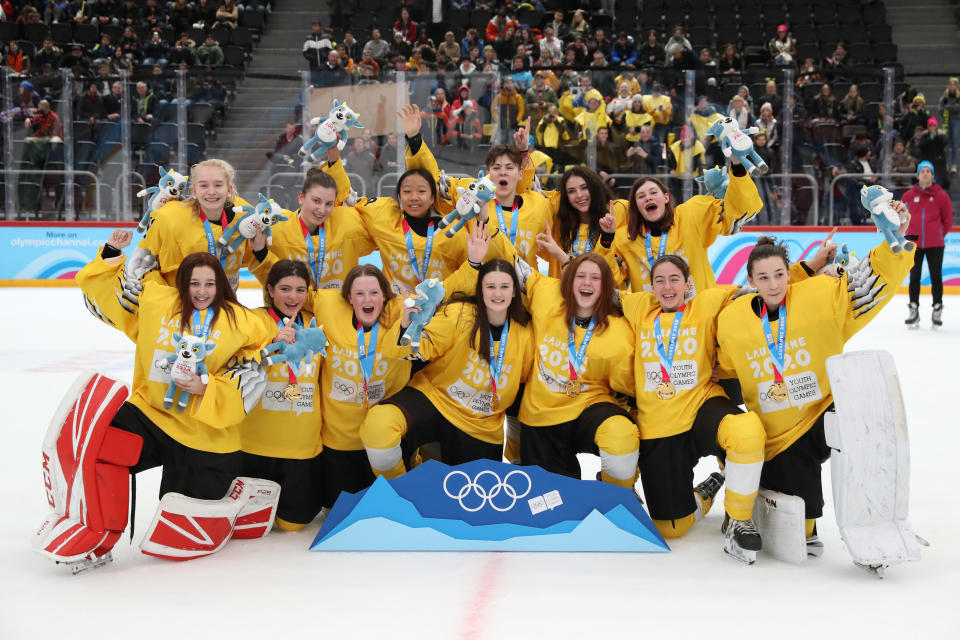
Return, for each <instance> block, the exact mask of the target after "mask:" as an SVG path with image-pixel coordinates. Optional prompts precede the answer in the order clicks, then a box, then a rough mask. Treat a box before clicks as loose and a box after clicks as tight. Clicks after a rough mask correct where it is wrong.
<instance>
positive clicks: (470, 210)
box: [440, 171, 497, 238]
mask: <svg viewBox="0 0 960 640" xmlns="http://www.w3.org/2000/svg"><path fill="white" fill-rule="evenodd" d="M496 195H497V187H496V185H494V184H493V181H492V180H490V178H488V177H487V176H486V175H485V174H484V173H483V171H480V172H479V173H477V177H476V179H475V180H471V181H470V184H468V185H467V188H466V189H464V188H463V187H457V196H458V197H457V203H456V205H455V208H454V210H453V211H451V212H450V213H448V214H447V215H445V216H444V217H443V219H442V220H441V221H440V228H441V229H443V228H444V227H447V226H448V225H450V224H451V223H453V222H454V220H456V224H454V225H453V226H452V227H450V228H449V229H447V232H446V233H447V237H448V238H452V237H453V236H454V235H456V233H457V231H460V229H462V228H463V225H465V224H467V222H468V221H469V220H472V219H473V218H475V217H477V216H478V215H479V214H480V212H481V211H483V207H486V206H487V203H488V202H490V201H491V200H493V199H494V197H496Z"/></svg>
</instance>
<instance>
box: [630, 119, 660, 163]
mask: <svg viewBox="0 0 960 640" xmlns="http://www.w3.org/2000/svg"><path fill="white" fill-rule="evenodd" d="M626 156H627V162H628V163H630V167H629V169H628V170H629V171H632V172H634V173H641V174H656V173H660V170H661V167H662V166H663V147H662V146H661V145H660V141H659V140H657V138H656V136H654V135H653V127H651V126H650V125H649V124H645V125H643V126H641V127H640V139H639V140H637V141H636V142H634V143H633V144H632V145H631V146H630V147H628V148H627V152H626Z"/></svg>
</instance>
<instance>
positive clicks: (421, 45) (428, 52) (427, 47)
mask: <svg viewBox="0 0 960 640" xmlns="http://www.w3.org/2000/svg"><path fill="white" fill-rule="evenodd" d="M412 48H413V50H415V51H416V50H419V51H420V53H421V54H422V55H423V59H424V60H426V61H427V62H433V61H434V60H435V59H436V55H437V48H436V47H435V46H433V40H431V39H430V38H428V37H427V32H426V31H425V30H422V29H421V30H420V32H419V33H418V34H417V40H416V42H414V43H413V47H412Z"/></svg>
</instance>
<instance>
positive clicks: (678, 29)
mask: <svg viewBox="0 0 960 640" xmlns="http://www.w3.org/2000/svg"><path fill="white" fill-rule="evenodd" d="M675 44H678V45H680V46H681V47H683V49H684V50H685V51H690V52H692V51H693V45H692V44H690V41H689V40H688V39H687V35H686V32H685V31H684V29H683V27H682V26H681V25H677V26H675V27H674V28H673V35H672V36H670V39H668V40H667V42H666V44H665V45H663V50H664V53H666V55H667V57H668V58H669V57H670V48H671V46H672V45H675Z"/></svg>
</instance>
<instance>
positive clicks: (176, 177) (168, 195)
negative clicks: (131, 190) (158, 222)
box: [137, 167, 190, 233]
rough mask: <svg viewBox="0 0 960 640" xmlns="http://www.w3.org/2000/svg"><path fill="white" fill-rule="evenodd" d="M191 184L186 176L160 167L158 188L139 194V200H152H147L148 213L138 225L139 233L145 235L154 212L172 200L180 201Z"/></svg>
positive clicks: (147, 189) (142, 191)
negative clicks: (145, 197)
mask: <svg viewBox="0 0 960 640" xmlns="http://www.w3.org/2000/svg"><path fill="white" fill-rule="evenodd" d="M189 183H190V180H189V179H188V178H187V177H186V176H183V175H180V174H179V173H177V172H176V171H174V170H173V169H170V170H169V171H167V170H165V169H164V168H163V167H160V180H159V181H158V182H157V186H155V187H147V188H146V189H141V190H140V191H138V192H137V197H138V198H142V197H144V196H147V195H149V196H150V199H149V200H147V212H146V213H145V214H143V218H141V219H140V224H138V225H137V233H144V232H146V230H147V229H148V228H149V227H150V220H151V219H152V218H151V217H150V216H151V214H152V213H153V212H154V211H156V210H157V209H159V208H160V207H162V206H163V205H165V204H167V203H168V202H170V201H171V200H180V199H181V198H182V197H183V194H184V193H186V191H187V186H188V185H189Z"/></svg>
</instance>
